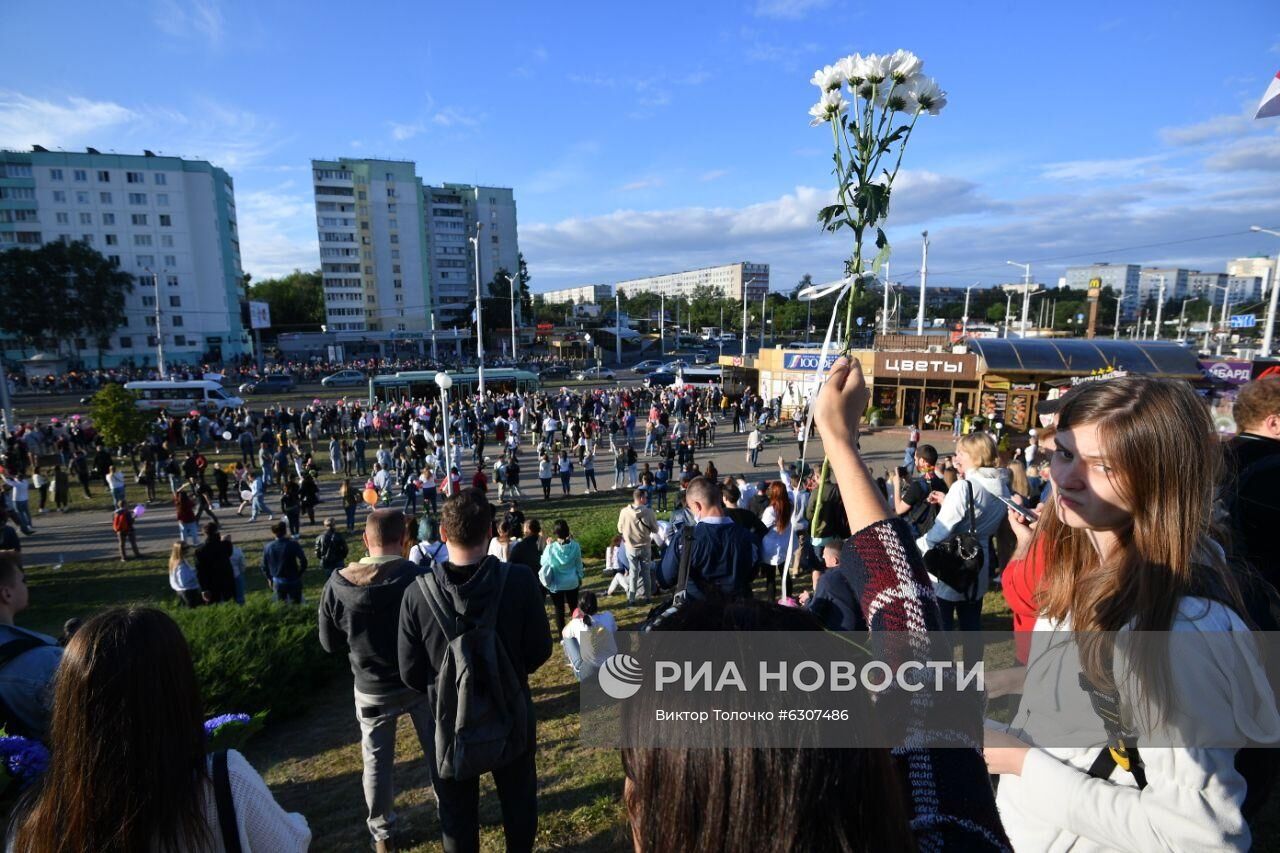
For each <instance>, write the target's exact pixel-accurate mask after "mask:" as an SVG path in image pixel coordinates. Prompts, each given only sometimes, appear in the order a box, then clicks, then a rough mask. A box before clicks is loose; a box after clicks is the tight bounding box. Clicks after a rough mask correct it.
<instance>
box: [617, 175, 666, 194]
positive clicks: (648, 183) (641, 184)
mask: <svg viewBox="0 0 1280 853" xmlns="http://www.w3.org/2000/svg"><path fill="white" fill-rule="evenodd" d="M663 183H664V181H663V180H662V178H641V179H639V180H637V181H632V182H631V183H629V184H623V185H622V186H620V187H618V189H619V190H621V191H622V192H624V193H625V192H634V191H636V190H649V189H653V188H655V187H660V186H662V185H663Z"/></svg>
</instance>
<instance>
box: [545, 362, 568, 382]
mask: <svg viewBox="0 0 1280 853" xmlns="http://www.w3.org/2000/svg"><path fill="white" fill-rule="evenodd" d="M571 372H572V371H570V370H569V368H567V367H565V366H564V365H563V364H553V365H550V366H549V367H544V368H542V369H541V370H539V371H538V378H539V379H568V378H569V374H570V373H571Z"/></svg>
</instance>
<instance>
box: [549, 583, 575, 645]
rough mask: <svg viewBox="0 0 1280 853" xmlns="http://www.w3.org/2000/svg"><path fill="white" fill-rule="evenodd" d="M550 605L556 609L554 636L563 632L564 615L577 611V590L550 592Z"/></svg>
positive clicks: (554, 590) (555, 590)
mask: <svg viewBox="0 0 1280 853" xmlns="http://www.w3.org/2000/svg"><path fill="white" fill-rule="evenodd" d="M551 603H552V604H554V605H555V608H556V634H557V635H558V634H559V633H560V632H561V631H563V630H564V623H565V614H566V611H567V612H568V613H573V611H575V610H577V609H578V588H577V587H576V586H575V587H574V588H573V589H553V590H551Z"/></svg>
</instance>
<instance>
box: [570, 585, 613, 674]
mask: <svg viewBox="0 0 1280 853" xmlns="http://www.w3.org/2000/svg"><path fill="white" fill-rule="evenodd" d="M617 632H618V622H617V620H615V619H614V618H613V614H612V613H609V612H607V611H606V612H604V613H601V612H600V604H599V602H598V601H597V600H596V594H595V593H594V592H592V591H591V590H587V591H586V592H584V593H582V597H581V600H580V602H579V603H578V607H577V609H576V610H574V611H573V618H572V619H570V620H569V624H568V625H565V626H564V630H563V631H561V632H560V638H561V640H562V641H563V645H564V654H565V657H566V658H568V661H569V668H570V669H572V670H573V674H574V675H575V676H576V677H577V679H578V680H579V681H585V680H586V679H588V678H591V677H592V676H594V675H595V674H596V670H598V669H600V665H601V664H603V663H604V662H605V661H606V660H608V659H609V658H610V657H612V656H613V655H616V654H617V653H618V644H617V642H616V640H615V639H614V634H616V633H617Z"/></svg>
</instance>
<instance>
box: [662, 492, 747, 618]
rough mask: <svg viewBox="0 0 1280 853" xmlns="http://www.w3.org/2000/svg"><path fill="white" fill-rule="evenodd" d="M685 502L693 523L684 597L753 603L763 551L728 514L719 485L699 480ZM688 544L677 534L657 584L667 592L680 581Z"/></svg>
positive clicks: (668, 551) (668, 549)
mask: <svg viewBox="0 0 1280 853" xmlns="http://www.w3.org/2000/svg"><path fill="white" fill-rule="evenodd" d="M684 502H685V507H686V508H687V509H688V511H689V512H690V513H691V514H692V515H693V519H694V525H693V536H692V538H691V539H690V540H689V547H690V548H691V551H690V552H689V579H688V581H687V583H686V585H685V592H686V593H687V594H688V595H689V596H690V597H692V598H706V597H707V596H709V595H714V594H717V593H718V594H720V595H723V596H727V597H729V598H750V597H751V576H752V573H753V571H754V568H755V564H756V560H757V558H758V556H759V546H758V545H757V544H756V540H755V537H754V536H753V535H752V534H751V531H750V530H747V529H746V528H745V527H743V526H742V525H740V524H737V523H736V522H734V520H733V519H731V518H729V517H728V516H727V515H726V514H725V511H724V503H723V499H722V497H721V494H720V484H719V483H716V482H715V481H713V480H708V479H707V478H706V477H694V478H693V479H692V480H690V481H689V488H688V489H686V490H685V497H684ZM683 542H684V537H683V536H681V535H676V534H673V536H672V538H671V540H670V543H669V544H668V546H667V550H666V552H665V553H664V554H663V555H662V564H661V565H660V566H659V570H658V580H659V584H660V586H662V587H663V588H664V589H671V588H672V587H674V586H676V584H677V582H678V580H679V577H680V551H681V549H682V548H683V547H684V545H683Z"/></svg>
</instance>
